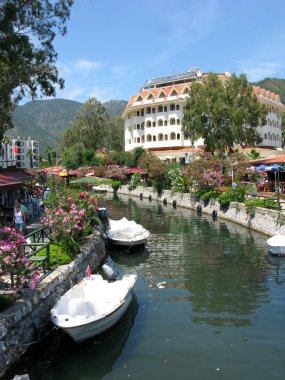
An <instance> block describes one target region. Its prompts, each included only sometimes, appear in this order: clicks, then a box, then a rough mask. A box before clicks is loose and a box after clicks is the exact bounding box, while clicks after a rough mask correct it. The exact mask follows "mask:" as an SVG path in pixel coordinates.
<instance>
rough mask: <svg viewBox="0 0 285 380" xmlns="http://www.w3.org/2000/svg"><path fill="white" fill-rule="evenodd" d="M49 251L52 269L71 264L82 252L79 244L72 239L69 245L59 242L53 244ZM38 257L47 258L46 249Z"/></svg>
mask: <svg viewBox="0 0 285 380" xmlns="http://www.w3.org/2000/svg"><path fill="white" fill-rule="evenodd" d="M49 249H50V266H51V268H56V267H57V266H59V265H65V264H69V263H71V261H73V260H74V256H75V255H76V254H77V253H79V251H80V248H79V245H78V243H77V242H76V241H75V240H73V239H70V241H69V242H68V243H66V242H59V243H55V244H51V245H50V246H49ZM38 255H39V256H45V255H46V249H43V250H41V251H40V252H39V253H38Z"/></svg>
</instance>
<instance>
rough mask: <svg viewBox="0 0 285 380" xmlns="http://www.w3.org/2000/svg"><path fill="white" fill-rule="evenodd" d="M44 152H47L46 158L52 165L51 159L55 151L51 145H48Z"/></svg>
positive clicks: (54, 155) (54, 156)
mask: <svg viewBox="0 0 285 380" xmlns="http://www.w3.org/2000/svg"><path fill="white" fill-rule="evenodd" d="M45 153H46V154H47V159H48V162H49V164H50V166H53V162H52V159H53V158H56V151H55V149H54V148H52V147H51V146H48V147H47V148H46V150H45Z"/></svg>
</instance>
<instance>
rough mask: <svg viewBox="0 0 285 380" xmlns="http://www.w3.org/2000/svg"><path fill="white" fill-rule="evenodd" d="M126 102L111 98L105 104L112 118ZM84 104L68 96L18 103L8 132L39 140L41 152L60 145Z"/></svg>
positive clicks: (11, 134)
mask: <svg viewBox="0 0 285 380" xmlns="http://www.w3.org/2000/svg"><path fill="white" fill-rule="evenodd" d="M126 104H127V102H126V101H124V100H110V101H108V102H106V103H103V105H104V106H105V108H106V110H107V112H108V114H109V116H110V117H112V116H118V115H121V114H122V112H123V110H124V108H125V106H126ZM81 107H82V103H80V102H75V101H72V100H66V99H49V100H35V101H32V102H27V103H26V104H24V105H21V106H17V107H16V109H15V111H14V113H13V121H14V125H15V128H13V129H10V130H9V131H8V132H7V135H8V136H9V137H11V138H17V137H18V136H19V137H20V138H24V139H26V138H28V137H31V138H32V139H33V140H38V141H39V142H40V154H41V155H43V154H44V151H45V150H46V147H47V146H51V147H53V148H58V146H59V141H60V138H61V135H62V132H63V131H64V130H65V129H67V128H68V126H69V124H70V123H71V122H72V121H73V119H74V116H75V114H76V113H77V112H78V111H79V109H80V108H81Z"/></svg>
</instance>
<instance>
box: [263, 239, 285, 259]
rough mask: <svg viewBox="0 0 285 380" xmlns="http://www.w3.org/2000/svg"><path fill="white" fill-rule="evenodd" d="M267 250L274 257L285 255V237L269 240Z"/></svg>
mask: <svg viewBox="0 0 285 380" xmlns="http://www.w3.org/2000/svg"><path fill="white" fill-rule="evenodd" d="M267 248H268V251H269V252H270V253H272V255H276V256H283V255H285V236H284V235H279V234H277V235H275V236H272V237H271V238H269V239H268V240H267Z"/></svg>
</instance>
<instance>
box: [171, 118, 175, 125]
mask: <svg viewBox="0 0 285 380" xmlns="http://www.w3.org/2000/svg"><path fill="white" fill-rule="evenodd" d="M170 125H175V119H174V117H172V118H171V119H170Z"/></svg>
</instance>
